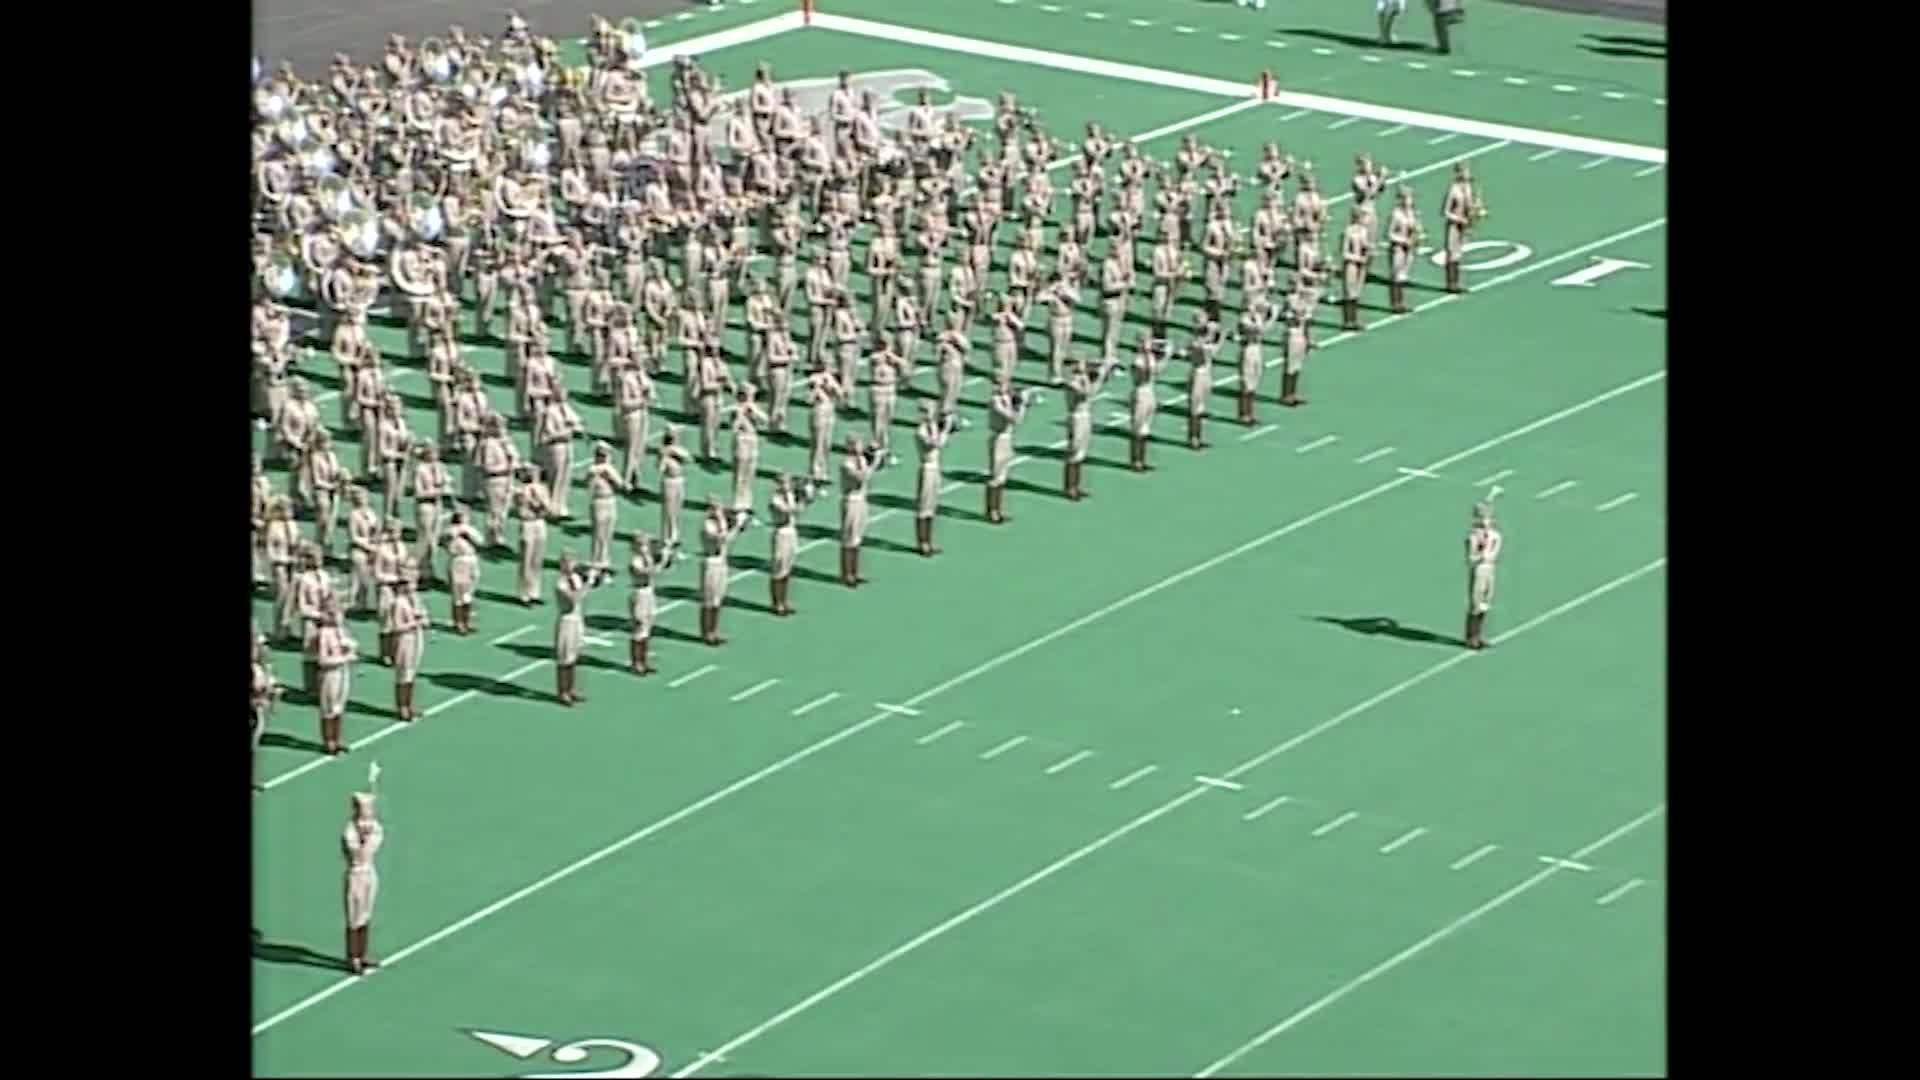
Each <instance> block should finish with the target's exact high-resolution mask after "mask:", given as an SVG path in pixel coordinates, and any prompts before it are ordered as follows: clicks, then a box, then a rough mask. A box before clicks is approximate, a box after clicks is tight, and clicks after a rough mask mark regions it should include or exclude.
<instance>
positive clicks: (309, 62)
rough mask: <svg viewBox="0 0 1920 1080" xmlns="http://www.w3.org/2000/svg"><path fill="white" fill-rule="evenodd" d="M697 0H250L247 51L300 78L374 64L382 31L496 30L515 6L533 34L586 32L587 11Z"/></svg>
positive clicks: (650, 14) (643, 12) (649, 8)
mask: <svg viewBox="0 0 1920 1080" xmlns="http://www.w3.org/2000/svg"><path fill="white" fill-rule="evenodd" d="M701 2H702V0H255V2H254V7H253V51H254V54H255V55H257V56H259V57H260V58H261V60H262V61H264V62H265V63H266V64H267V66H269V67H277V66H278V65H279V63H280V61H281V60H291V61H293V65H294V67H295V69H297V70H298V71H300V72H301V73H302V74H303V75H305V76H306V77H308V78H313V77H316V76H320V75H324V74H325V72H326V70H327V67H328V65H330V64H331V63H332V62H333V54H334V53H341V52H343V53H346V54H347V55H348V56H350V57H352V58H353V60H354V62H355V63H358V64H378V63H379V62H380V55H381V53H382V52H383V51H384V50H385V48H386V44H387V36H388V35H390V34H405V35H406V36H407V40H408V41H409V42H415V43H417V42H419V41H420V39H421V38H426V37H435V36H444V35H445V34H446V32H447V27H449V26H453V25H455V24H458V25H460V26H462V27H464V28H465V29H466V31H467V33H469V34H488V35H492V36H498V35H499V34H500V32H501V31H502V30H503V29H505V28H506V25H507V11H508V9H510V8H511V9H513V10H517V11H519V12H520V15H521V17H522V18H525V19H526V20H527V24H528V25H529V26H531V27H532V28H533V32H534V33H536V34H543V35H546V36H548V37H555V38H563V39H564V38H581V37H586V36H587V28H588V27H589V26H590V25H592V18H591V17H592V16H594V15H600V16H602V17H604V18H607V19H611V20H613V21H614V22H619V21H620V20H621V19H624V18H626V17H628V16H630V15H631V16H633V17H635V18H640V19H648V18H658V17H659V16H660V15H661V14H663V13H668V14H670V13H673V12H676V11H683V10H685V9H686V8H689V7H696V6H701Z"/></svg>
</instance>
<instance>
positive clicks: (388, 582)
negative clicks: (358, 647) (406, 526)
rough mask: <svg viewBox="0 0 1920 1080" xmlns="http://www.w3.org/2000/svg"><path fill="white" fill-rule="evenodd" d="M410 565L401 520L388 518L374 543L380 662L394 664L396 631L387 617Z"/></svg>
mask: <svg viewBox="0 0 1920 1080" xmlns="http://www.w3.org/2000/svg"><path fill="white" fill-rule="evenodd" d="M406 565H407V541H406V538H405V537H404V536H402V535H401V532H400V522H399V521H398V520H397V519H389V520H388V521H387V522H386V524H385V525H384V526H383V527H382V528H381V530H380V539H379V541H378V542H376V543H375V544H374V545H373V579H374V582H375V584H376V585H377V587H378V589H379V593H378V597H377V599H376V602H375V606H374V616H375V618H376V619H378V620H379V623H380V662H381V663H382V664H387V665H391V664H392V663H393V645H394V641H393V632H392V631H391V630H390V629H388V623H387V616H388V613H389V612H391V611H392V609H393V598H394V597H395V596H396V595H398V593H399V591H400V579H401V578H402V577H404V576H405V571H406Z"/></svg>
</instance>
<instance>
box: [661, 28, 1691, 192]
mask: <svg viewBox="0 0 1920 1080" xmlns="http://www.w3.org/2000/svg"><path fill="white" fill-rule="evenodd" d="M813 26H814V27H815V28H817V29H821V30H833V31H837V32H839V33H843V34H857V35H860V36H862V37H871V38H879V39H882V40H885V41H892V42H897V43H899V44H903V45H918V46H920V47H922V48H927V49H938V50H941V51H943V52H954V53H960V54H963V55H967V56H984V57H989V58H991V59H994V60H1003V61H1008V62H1012V63H1020V64H1032V65H1035V66H1038V67H1046V68H1053V69H1056V70H1059V71H1072V72H1075V73H1078V74H1081V75H1094V76H1099V77H1102V78H1108V79H1119V80H1123V81H1126V82H1137V83H1147V84H1150V85H1154V86H1163V87H1172V88H1175V89H1179V90H1188V91H1192V92H1195V93H1201V94H1212V95H1214V96H1216V97H1231V98H1244V97H1246V96H1248V95H1249V94H1251V93H1253V92H1254V90H1253V87H1252V85H1251V82H1250V81H1235V80H1230V79H1219V78H1212V77H1209V76H1204V75H1192V74H1187V73H1185V72H1178V71H1168V70H1165V69H1162V68H1152V67H1143V66H1141V65H1138V64H1124V63H1118V62H1115V61H1112V60H1099V59H1095V58H1093V57H1088V56H1081V55H1078V54H1075V53H1068V52H1058V51H1054V50H1050V49H1035V48H1029V47H1027V46H1024V45H1009V44H1006V43H1004V42H998V41H985V40H982V39H980V38H970V37H963V36H960V35H957V34H943V33H938V32H936V31H932V30H921V29H917V28H913V27H905V26H895V25H892V24H890V23H885V22H877V21H874V20H871V19H858V18H851V17H848V16H845V15H834V14H830V13H821V12H816V13H814V16H813ZM1182 29H1183V28H1182V27H1178V26H1176V27H1175V28H1174V30H1175V32H1180V31H1181V30H1182ZM1184 29H1185V30H1186V31H1188V32H1191V31H1192V29H1193V28H1192V27H1185V28H1184ZM1317 51H1318V50H1317ZM1325 51H1327V52H1331V50H1325ZM648 59H652V57H651V56H649V57H648ZM1413 64H1417V65H1418V66H1419V67H1422V68H1424V67H1426V66H1427V65H1426V64H1425V63H1424V62H1420V61H1413V62H1412V63H1411V64H1410V65H1409V66H1412V65H1413ZM1271 103H1272V104H1277V105H1282V106H1285V107H1287V108H1289V109H1306V110H1309V111H1312V112H1322V113H1328V114H1330V115H1336V116H1356V117H1359V118H1360V119H1363V120H1377V121H1379V122H1381V123H1386V124H1410V125H1412V126H1415V127H1423V128H1431V129H1433V130H1435V131H1451V132H1454V133H1456V134H1460V135H1472V136H1475V137H1477V138H1486V139H1503V140H1506V141H1509V142H1516V143H1524V144H1528V145H1532V146H1557V147H1560V148H1561V149H1564V150H1572V151H1575V152H1577V153H1584V154H1604V155H1607V156H1610V157H1617V158H1624V159H1626V160H1628V161H1639V162H1642V163H1644V164H1654V163H1656V162H1665V161H1666V160H1667V151H1666V148H1664V147H1655V146H1635V145H1632V144H1628V143H1618V142H1611V141H1608V140H1605V139H1592V138H1588V137H1586V136H1583V135H1570V134H1566V133H1563V132H1557V131H1542V130H1538V129H1533V128H1522V127H1515V126H1513V125H1510V124H1496V123H1490V122H1487V121H1483V120H1469V119H1466V118H1463V117H1456V116H1445V115H1442V114H1439V113H1427V112H1419V111H1416V110H1413V109H1401V108H1395V107H1392V106H1386V105H1375V104H1372V103H1369V102H1363V101H1352V100H1348V99H1345V98H1335V97H1326V96H1323V95H1320V94H1302V93H1297V92H1294V91H1287V90H1283V91H1281V92H1280V93H1279V94H1278V95H1277V96H1276V97H1274V98H1272V99H1271Z"/></svg>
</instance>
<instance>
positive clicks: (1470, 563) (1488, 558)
mask: <svg viewBox="0 0 1920 1080" xmlns="http://www.w3.org/2000/svg"><path fill="white" fill-rule="evenodd" d="M1504 543H1505V541H1504V540H1503V539H1502V537H1501V536H1500V530H1499V529H1497V528H1495V527H1494V524H1493V522H1492V521H1491V520H1487V521H1482V522H1479V523H1476V524H1475V525H1474V526H1473V528H1472V529H1470V530H1468V532H1467V610H1468V611H1470V612H1472V613H1473V614H1475V615H1485V614H1486V613H1487V612H1489V611H1491V610H1493V569H1494V563H1495V562H1497V561H1498V560H1499V558H1500V549H1501V547H1502V545H1504Z"/></svg>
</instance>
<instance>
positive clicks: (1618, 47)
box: [1580, 34, 1667, 60]
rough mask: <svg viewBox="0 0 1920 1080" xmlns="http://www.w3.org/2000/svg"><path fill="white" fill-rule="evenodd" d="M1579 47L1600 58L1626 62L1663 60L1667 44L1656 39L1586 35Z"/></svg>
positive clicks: (1617, 35)
mask: <svg viewBox="0 0 1920 1080" xmlns="http://www.w3.org/2000/svg"><path fill="white" fill-rule="evenodd" d="M1586 38H1587V40H1586V41H1583V42H1581V43H1580V47H1581V48H1583V49H1585V50H1587V51H1588V52H1590V53H1598V54H1599V55H1601V56H1613V57H1619V58H1622V59H1628V60H1665V59H1666V58H1667V43H1666V42H1664V41H1661V40H1660V39H1658V38H1646V37H1624V36H1621V35H1619V34H1588V35H1586Z"/></svg>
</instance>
